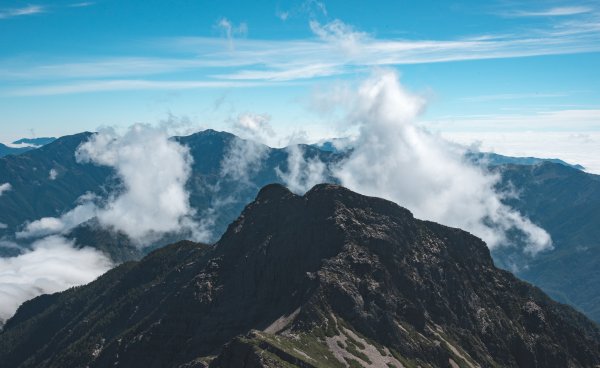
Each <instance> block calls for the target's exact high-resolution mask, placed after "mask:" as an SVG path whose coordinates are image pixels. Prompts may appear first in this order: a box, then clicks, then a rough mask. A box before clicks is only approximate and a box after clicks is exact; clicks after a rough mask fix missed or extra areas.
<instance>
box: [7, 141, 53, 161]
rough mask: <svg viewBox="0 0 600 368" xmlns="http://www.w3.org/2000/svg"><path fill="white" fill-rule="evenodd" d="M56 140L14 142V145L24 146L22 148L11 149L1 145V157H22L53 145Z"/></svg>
mask: <svg viewBox="0 0 600 368" xmlns="http://www.w3.org/2000/svg"><path fill="white" fill-rule="evenodd" d="M55 140H56V138H51V137H47V138H22V139H19V140H17V141H14V142H13V144H19V145H23V146H22V147H9V146H7V145H4V144H2V143H0V157H4V156H8V155H20V154H22V153H25V152H29V151H32V150H34V149H36V148H39V147H41V146H44V145H46V144H48V143H52V142H53V141H55Z"/></svg>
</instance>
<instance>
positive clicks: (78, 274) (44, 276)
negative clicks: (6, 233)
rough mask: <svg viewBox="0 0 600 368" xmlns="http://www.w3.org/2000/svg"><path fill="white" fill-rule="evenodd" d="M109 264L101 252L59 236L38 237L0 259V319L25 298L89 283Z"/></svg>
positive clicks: (104, 270) (4, 318)
mask: <svg viewBox="0 0 600 368" xmlns="http://www.w3.org/2000/svg"><path fill="white" fill-rule="evenodd" d="M111 267H112V264H111V262H110V261H109V260H108V258H107V257H106V256H104V254H102V253H101V252H98V251H97V250H95V249H91V248H82V249H75V248H74V247H73V244H72V242H69V241H67V240H66V239H64V238H62V237H60V236H51V237H47V238H44V239H42V240H39V241H37V242H35V243H34V244H33V245H32V249H31V250H30V251H26V252H25V253H23V254H21V255H19V256H16V257H10V258H0V322H1V321H2V320H6V319H7V318H9V317H11V316H12V315H13V314H14V312H15V311H16V310H17V308H18V307H19V305H21V303H23V302H24V301H26V300H29V299H32V298H34V297H36V296H38V295H41V294H48V293H54V292H58V291H63V290H66V289H68V288H70V287H72V286H76V285H81V284H85V283H88V282H91V281H93V280H94V279H95V278H97V277H98V276H100V275H101V274H103V273H104V272H106V271H107V270H109V269H110V268H111Z"/></svg>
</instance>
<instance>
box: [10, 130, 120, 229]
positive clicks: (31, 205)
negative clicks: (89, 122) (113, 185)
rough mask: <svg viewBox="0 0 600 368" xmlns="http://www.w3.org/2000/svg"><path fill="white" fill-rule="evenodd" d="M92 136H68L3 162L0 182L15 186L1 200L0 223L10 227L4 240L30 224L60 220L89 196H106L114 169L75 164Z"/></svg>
mask: <svg viewBox="0 0 600 368" xmlns="http://www.w3.org/2000/svg"><path fill="white" fill-rule="evenodd" d="M90 135H91V133H80V134H76V135H72V136H65V137H62V138H60V139H58V140H56V141H54V142H52V143H50V144H48V145H45V146H43V147H40V148H38V149H34V150H32V151H29V152H26V153H23V154H21V155H18V156H7V157H3V158H0V182H2V183H10V184H11V186H12V190H11V191H10V192H8V193H6V194H5V195H3V196H2V197H0V222H1V223H3V224H6V225H7V227H6V228H4V229H0V236H2V235H9V234H12V233H14V232H15V231H16V230H17V229H18V228H19V227H20V226H21V225H22V224H23V223H25V222H26V221H33V220H37V219H40V218H42V217H53V216H59V215H60V214H62V213H64V212H66V211H68V210H70V209H71V208H73V207H75V204H76V201H77V198H79V197H80V196H81V195H83V194H85V193H86V192H93V193H97V194H99V195H101V194H102V193H103V185H108V184H109V183H110V178H111V177H112V174H113V173H114V172H113V171H112V169H109V168H106V167H100V166H96V165H92V164H80V163H78V162H77V161H76V160H75V150H76V149H77V147H78V146H79V145H80V144H81V143H82V142H84V141H86V140H87V139H88V138H89V137H90ZM51 170H54V171H55V173H56V176H55V177H54V179H53V178H52V175H50V172H51Z"/></svg>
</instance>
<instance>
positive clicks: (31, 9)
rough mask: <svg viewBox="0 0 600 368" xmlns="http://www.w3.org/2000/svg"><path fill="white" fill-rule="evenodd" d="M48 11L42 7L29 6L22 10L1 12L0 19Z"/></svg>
mask: <svg viewBox="0 0 600 368" xmlns="http://www.w3.org/2000/svg"><path fill="white" fill-rule="evenodd" d="M45 11H46V9H45V8H44V7H43V6H40V5H27V6H25V7H22V8H15V9H5V10H0V19H7V18H13V17H20V16H24V15H33V14H39V13H43V12H45Z"/></svg>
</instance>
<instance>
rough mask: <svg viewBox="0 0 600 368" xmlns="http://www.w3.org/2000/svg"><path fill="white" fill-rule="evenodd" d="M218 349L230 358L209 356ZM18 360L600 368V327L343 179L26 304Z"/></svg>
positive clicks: (1, 353)
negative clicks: (205, 239) (210, 240)
mask: <svg viewBox="0 0 600 368" xmlns="http://www.w3.org/2000/svg"><path fill="white" fill-rule="evenodd" d="M215 355H218V356H217V357H216V358H214V359H213V357H214V356H215ZM0 360H1V361H2V362H4V363H5V365H6V366H7V367H33V366H35V367H69V366H90V367H105V366H117V367H118V366H123V367H129V366H143V367H167V366H181V367H184V366H185V367H192V366H198V367H201V366H206V365H208V364H209V363H208V362H209V361H211V360H212V363H210V365H211V367H291V366H298V367H343V366H382V365H387V366H389V367H392V366H395V367H401V366H404V367H413V366H417V365H420V366H424V367H425V366H432V367H456V366H462V367H476V366H502V367H567V366H568V367H591V366H594V365H597V364H600V331H599V330H598V327H597V326H596V325H594V324H593V323H592V322H590V321H589V320H587V319H586V318H585V317H584V316H583V315H581V314H579V313H577V312H575V311H574V310H573V309H571V308H570V307H567V306H563V305H560V304H558V303H556V302H553V301H552V300H550V299H549V298H548V297H546V296H545V295H544V294H543V293H542V292H541V291H540V290H538V289H537V288H535V287H532V286H530V285H528V284H526V283H524V282H521V281H519V280H517V279H516V278H515V277H514V276H512V275H511V274H510V273H508V272H506V271H502V270H499V269H497V268H495V267H494V266H493V263H492V259H491V258H490V255H489V251H488V249H487V247H486V246H485V244H483V242H482V241H481V240H479V239H477V238H475V237H474V236H472V235H470V234H468V233H466V232H464V231H461V230H458V229H453V228H448V227H444V226H441V225H438V224H435V223H431V222H426V221H420V220H416V219H414V218H413V217H412V215H411V213H410V212H409V211H407V210H405V209H403V208H401V207H399V206H397V205H395V204H393V203H391V202H388V201H385V200H382V199H378V198H372V197H365V196H362V195H359V194H356V193H353V192H351V191H349V190H347V189H344V188H342V187H339V186H333V185H319V186H316V187H315V188H313V189H312V190H311V191H309V192H308V193H307V194H306V195H304V196H302V197H300V196H296V195H294V194H292V193H291V192H289V191H288V190H287V189H285V188H284V187H282V186H279V185H270V186H267V187H265V188H263V189H262V190H261V191H260V193H259V194H258V196H257V198H256V200H255V201H254V202H253V203H251V204H250V205H248V206H247V207H246V208H245V210H244V211H243V213H242V215H241V216H240V217H239V218H238V219H237V220H236V221H235V222H234V223H232V224H231V225H230V226H229V227H228V230H227V232H226V233H225V234H224V235H223V237H222V238H221V240H219V242H218V243H217V244H216V245H215V246H214V247H207V246H203V245H200V244H194V243H190V242H184V243H180V244H174V245H172V246H169V247H166V248H163V249H160V250H158V251H155V252H153V253H152V254H150V255H149V256H147V257H146V258H144V259H143V260H142V261H140V262H138V263H133V262H130V263H125V264H123V265H122V266H120V267H118V268H116V269H115V270H112V271H110V272H108V273H107V274H105V275H104V276H102V277H100V278H99V279H98V280H97V281H95V282H93V283H91V284H89V285H86V286H82V287H79V288H75V289H71V290H68V291H66V292H63V293H59V294H54V295H51V296H42V297H39V298H36V299H34V300H32V301H29V302H27V303H25V304H24V305H23V306H22V307H21V308H20V309H19V311H18V312H17V314H16V315H15V316H14V317H13V318H12V319H10V320H9V321H8V322H7V323H6V326H5V330H4V331H3V332H2V333H1V334H0Z"/></svg>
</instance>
